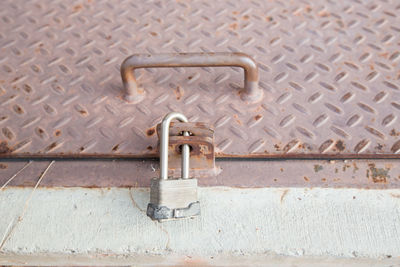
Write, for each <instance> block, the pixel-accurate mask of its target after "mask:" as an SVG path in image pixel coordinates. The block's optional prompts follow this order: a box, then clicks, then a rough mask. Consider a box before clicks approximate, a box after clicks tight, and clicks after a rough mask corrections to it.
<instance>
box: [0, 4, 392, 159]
mask: <svg viewBox="0 0 400 267" xmlns="http://www.w3.org/2000/svg"><path fill="white" fill-rule="evenodd" d="M398 10H399V6H398V3H397V2H395V1H387V2H376V1H372V0H370V1H352V2H348V1H328V0H320V1H312V2H299V1H272V2H270V1H258V0H254V1H250V2H248V1H229V2H225V1H195V2H180V1H172V0H171V1H161V2H152V1H147V2H143V1H142V2H140V3H134V2H131V1H120V2H118V4H115V3H113V2H110V1H105V0H96V1H86V0H82V1H74V2H62V1H50V0H44V1H43V0H41V1H29V2H26V1H23V0H16V1H11V0H7V1H3V2H2V9H1V10H0V17H1V31H0V128H1V133H0V140H1V141H0V154H1V155H0V156H1V157H10V156H27V157H34V156H43V155H45V156H59V157H64V156H71V157H86V156H94V157H98V156H103V157H113V156H115V157H151V156H155V155H156V154H155V151H154V150H153V149H148V148H149V147H152V148H155V147H156V143H157V138H156V135H154V131H153V132H152V130H151V129H154V127H155V125H156V124H157V123H159V122H160V121H161V118H162V117H163V116H164V115H165V114H166V113H168V112H169V111H171V110H174V111H179V112H182V113H184V114H186V115H187V116H188V118H189V120H190V121H204V122H207V123H209V124H212V125H214V126H215V130H216V131H215V141H216V155H217V157H233V156H241V157H292V158H293V157H296V158H298V157H327V156H329V157H332V156H333V155H334V156H338V157H341V156H342V157H345V156H349V155H353V156H356V157H371V156H372V157H374V156H378V157H398V153H399V152H400V140H399V136H400V128H399V123H398V117H399V115H400V85H399V79H400V72H399V70H400V69H399V65H398V63H399V59H400V44H399V42H398V38H397V37H398V35H399V33H400V20H399V15H398ZM176 52H245V53H247V54H249V55H250V56H252V57H253V58H254V59H255V60H256V61H257V62H258V67H259V69H260V82H259V86H260V88H262V90H263V92H264V97H263V100H262V101H261V102H260V103H258V104H245V103H243V101H241V100H240V98H238V97H237V95H236V94H237V93H238V91H239V89H240V88H241V87H242V86H243V74H242V71H241V69H238V68H229V67H224V68H208V67H207V68H174V69H141V70H136V77H137V78H138V81H139V82H140V84H141V86H142V87H143V88H144V89H145V91H146V96H145V98H144V99H143V100H142V101H141V102H140V103H137V104H130V103H128V102H126V101H124V100H123V98H122V96H123V88H122V81H121V77H120V73H119V70H120V64H121V63H122V61H123V60H124V59H125V58H126V57H128V56H129V55H131V54H137V53H145V54H155V53H176ZM152 133H153V134H152Z"/></svg>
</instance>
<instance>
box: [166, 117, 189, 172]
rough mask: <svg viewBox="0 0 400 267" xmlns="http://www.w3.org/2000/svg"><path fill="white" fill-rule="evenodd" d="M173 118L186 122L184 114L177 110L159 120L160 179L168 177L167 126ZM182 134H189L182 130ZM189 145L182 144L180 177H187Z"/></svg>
mask: <svg viewBox="0 0 400 267" xmlns="http://www.w3.org/2000/svg"><path fill="white" fill-rule="evenodd" d="M173 119H177V120H179V121H181V122H188V119H187V118H186V117H185V115H183V114H181V113H178V112H171V113H169V114H167V115H166V116H165V117H164V119H163V120H162V122H161V137H160V179H168V144H169V126H170V124H171V121H172V120H173ZM183 135H185V136H187V135H189V133H188V132H184V133H183ZM189 153H190V148H189V145H182V166H181V170H182V175H181V176H182V178H183V179H187V178H189Z"/></svg>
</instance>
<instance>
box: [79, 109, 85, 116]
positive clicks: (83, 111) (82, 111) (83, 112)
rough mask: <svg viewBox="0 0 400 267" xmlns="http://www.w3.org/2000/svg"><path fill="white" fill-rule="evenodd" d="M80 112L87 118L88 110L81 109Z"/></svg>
mask: <svg viewBox="0 0 400 267" xmlns="http://www.w3.org/2000/svg"><path fill="white" fill-rule="evenodd" d="M78 112H79V113H80V114H82V116H86V115H87V111H86V110H83V109H81V110H79V111H78Z"/></svg>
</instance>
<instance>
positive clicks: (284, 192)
mask: <svg viewBox="0 0 400 267" xmlns="http://www.w3.org/2000/svg"><path fill="white" fill-rule="evenodd" d="M274 180H275V179H274ZM288 192H289V189H285V190H283V193H282V195H281V204H282V202H283V200H284V199H285V196H286V195H287V193H288Z"/></svg>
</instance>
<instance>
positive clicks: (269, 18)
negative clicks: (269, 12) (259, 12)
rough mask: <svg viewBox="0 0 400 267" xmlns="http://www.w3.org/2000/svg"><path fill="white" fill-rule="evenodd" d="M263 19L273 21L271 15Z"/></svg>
mask: <svg viewBox="0 0 400 267" xmlns="http://www.w3.org/2000/svg"><path fill="white" fill-rule="evenodd" d="M265 20H266V21H273V20H274V18H273V17H271V16H268V17H266V18H265Z"/></svg>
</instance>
